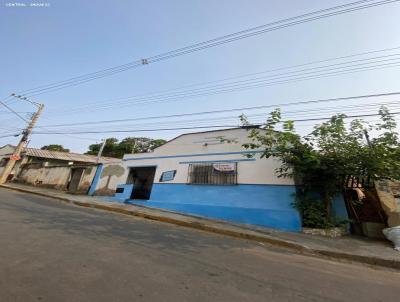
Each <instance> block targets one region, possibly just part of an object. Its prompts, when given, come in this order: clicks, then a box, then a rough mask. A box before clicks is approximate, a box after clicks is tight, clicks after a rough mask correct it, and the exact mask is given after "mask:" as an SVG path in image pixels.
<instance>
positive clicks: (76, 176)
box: [68, 168, 85, 192]
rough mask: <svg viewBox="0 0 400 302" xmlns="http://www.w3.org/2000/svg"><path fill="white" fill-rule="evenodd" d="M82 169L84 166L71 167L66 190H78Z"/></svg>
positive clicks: (83, 169)
mask: <svg viewBox="0 0 400 302" xmlns="http://www.w3.org/2000/svg"><path fill="white" fill-rule="evenodd" d="M84 171H85V168H74V169H71V180H70V182H69V185H68V191H70V192H75V191H77V190H78V187H79V183H80V182H81V179H82V175H83V172H84Z"/></svg>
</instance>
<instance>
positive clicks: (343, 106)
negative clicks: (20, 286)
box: [0, 0, 400, 152]
mask: <svg viewBox="0 0 400 302" xmlns="http://www.w3.org/2000/svg"><path fill="white" fill-rule="evenodd" d="M349 2H351V1H349V0H347V1H342V0H324V1H322V0H302V1H298V0H275V1H273V0H219V1H215V0H191V1H185V0H168V1H161V0H158V1H156V0H147V1H134V0H132V1H128V0H113V1H105V0H90V1H89V0H86V1H83V0H68V1H67V0H64V1H61V0H48V1H44V2H40V1H37V2H35V3H44V4H46V6H45V7H30V6H29V4H30V3H32V2H30V1H18V3H25V4H26V6H25V7H20V6H12V5H10V3H16V2H12V1H3V0H0V38H1V47H0V55H1V56H0V70H1V72H0V97H1V100H3V99H5V98H6V97H7V96H9V95H10V94H11V93H13V92H17V93H18V92H21V91H24V90H26V89H30V88H34V87H37V86H41V85H45V84H49V83H52V82H57V81H62V80H65V79H68V78H71V77H75V76H78V75H82V74H86V73H90V72H94V71H98V70H101V69H105V68H109V67H113V66H116V65H120V64H126V63H129V62H133V61H136V60H139V59H142V58H147V57H150V56H153V55H157V54H160V53H164V52H167V51H170V50H173V49H177V48H180V47H184V46H187V45H191V44H194V43H197V42H201V41H205V40H209V39H212V38H215V37H218V36H222V35H226V34H230V33H233V32H236V31H240V30H243V29H247V28H251V27H254V26H258V25H261V24H266V23H269V22H273V21H277V20H281V19H284V18H289V17H293V16H297V15H300V14H304V13H308V12H311V11H314V10H319V9H324V8H328V7H332V6H336V5H341V4H345V3H349ZM396 47H400V2H394V3H391V4H387V5H383V6H378V7H373V8H369V9H366V10H361V11H355V12H351V13H347V14H343V15H338V16H332V17H330V18H325V19H320V20H316V21H313V22H308V23H303V24H299V25H296V26H293V27H287V28H284V29H281V30H277V31H271V32H267V33H265V34H262V35H257V36H253V37H250V38H247V39H242V40H239V41H235V42H232V43H227V44H224V45H220V46H217V47H213V48H208V49H205V50H203V51H199V52H194V53H191V54H187V55H184V56H179V57H175V58H172V59H170V60H165V61H161V62H157V63H151V64H148V65H144V66H142V67H140V68H136V69H131V70H127V71H125V72H122V73H118V74H115V75H113V76H110V77H105V78H102V79H98V80H95V81H91V82H87V83H84V84H82V85H78V86H73V87H70V88H66V89H61V90H58V91H55V92H50V93H46V94H42V95H38V96H35V97H32V100H34V101H36V102H40V103H43V104H44V105H45V109H44V112H43V114H42V116H41V117H40V120H39V122H38V128H37V129H36V131H37V132H40V131H41V133H40V134H39V133H37V134H34V135H32V137H31V140H30V142H29V145H30V146H31V147H41V146H43V145H47V144H62V145H63V146H64V147H66V148H69V149H70V150H72V151H74V152H85V151H87V147H88V145H90V144H93V143H96V142H100V140H101V139H103V138H107V137H116V138H118V139H122V138H124V137H127V136H147V137H152V138H164V139H171V138H173V137H175V136H177V135H179V134H181V133H185V132H188V131H189V132H193V131H194V130H173V131H172V130H169V131H152V132H135V131H130V130H137V129H153V130H154V129H160V128H177V127H191V126H201V125H225V124H226V125H232V124H238V118H237V116H238V115H239V114H240V113H245V114H248V115H249V117H251V116H252V115H254V122H259V121H261V120H263V119H264V118H265V116H266V115H267V113H268V112H269V111H270V110H271V109H263V110H256V111H254V110H253V111H251V110H249V111H246V110H243V112H233V113H223V114H222V113H221V114H215V115H210V116H199V117H179V118H165V119H156V120H152V119H141V120H138V121H131V122H126V123H118V124H97V125H91V126H88V125H79V126H74V127H72V126H68V127H61V126H54V125H59V124H68V123H79V122H88V121H102V120H112V119H134V118H147V117H153V116H159V115H171V114H182V113H190V112H202V111H210V110H222V109H230V108H242V107H251V106H262V105H271V104H283V103H288V102H295V101H308V100H316V99H328V98H336V97H345V96H355V95H367V94H377V93H387V92H397V91H400V87H399V76H400V66H392V67H391V68H382V69H378V70H369V71H363V72H357V73H348V74H342V75H340V76H332V77H322V78H317V79H309V80H302V81H292V82H288V83H280V84H274V85H265V86H262V85H261V87H258V88H255V89H247V90H241V91H233V92H227V93H220V94H214V95H206V96H198V97H182V98H179V99H172V100H171V99H169V98H168V97H166V98H163V97H161V98H160V100H159V101H158V102H153V103H147V104H146V103H144V104H138V101H137V99H136V100H134V99H131V100H129V99H128V100H124V103H121V100H118V99H121V98H126V97H130V96H138V95H139V96H143V97H142V98H143V99H145V100H148V99H149V97H151V95H152V94H155V93H159V92H161V91H174V90H172V89H176V88H179V87H185V86H189V87H191V88H192V87H196V86H191V85H194V84H197V83H204V82H213V81H217V80H221V79H225V78H231V77H237V76H240V75H244V74H252V73H258V72H262V71H266V70H271V69H279V68H282V67H285V66H292V65H298V64H305V63H307V62H312V61H319V60H325V59H329V58H335V57H341V56H349V55H352V54H357V53H363V52H369V51H376V50H382V49H389V48H396ZM398 53H400V48H399V49H397V50H396V49H392V50H390V51H387V52H381V53H376V54H373V55H367V56H364V57H362V58H367V57H376V56H384V55H391V56H392V57H390V58H391V59H394V58H396V55H397V54H398ZM352 59H354V60H356V59H359V57H356V58H351V59H347V60H352ZM337 62H343V61H333V62H330V63H329V62H328V63H325V64H334V63H337ZM313 66H314V65H313ZM300 70H301V69H300ZM253 78H254V77H253ZM191 88H185V89H191ZM178 92H179V90H178ZM398 98H400V97H398ZM116 99H117V100H116ZM396 101H397V98H396V97H395V96H391V97H379V98H370V99H357V100H346V101H342V102H334V103H322V104H315V105H301V106H294V107H293V106H292V107H282V111H283V113H284V115H285V117H287V118H291V119H307V118H315V117H326V116H330V115H332V114H335V113H339V112H344V113H347V114H349V115H351V114H355V115H356V114H368V113H376V111H377V108H378V105H376V106H375V105H372V104H380V103H386V102H387V103H390V106H389V109H391V110H392V111H396V109H399V110H397V111H400V108H399V107H400V102H399V104H398V105H396ZM104 102H106V103H107V106H106V107H104V106H103V103H104ZM7 104H8V105H9V106H10V107H12V108H13V109H14V110H16V111H17V112H20V114H21V115H22V116H23V117H28V114H29V112H33V111H34V110H35V107H34V106H32V105H31V104H29V103H27V102H23V101H21V100H17V99H12V100H11V99H10V100H7ZM396 106H397V107H396ZM206 119H208V120H206ZM367 119H370V120H372V121H374V120H375V119H376V118H375V117H373V118H367ZM397 120H398V117H397ZM315 123H316V122H314V121H308V122H299V123H297V124H296V125H297V129H298V131H299V132H300V133H307V132H309V131H310V130H311V129H312V126H313V125H314V124H315ZM52 125H53V126H52ZM23 127H24V122H23V121H22V120H20V119H19V118H18V117H16V116H15V115H13V114H11V113H7V109H6V108H0V137H1V136H4V135H9V134H16V133H19V131H20V130H19V129H20V128H23ZM48 127H50V128H48ZM107 130H129V131H130V132H127V133H118V134H115V133H113V134H110V133H86V134H76V133H74V132H79V131H81V132H84V131H107ZM57 131H58V132H63V133H64V134H52V133H49V132H57ZM197 131H200V130H197ZM17 142H18V137H4V138H0V145H4V144H7V143H11V144H16V143H17Z"/></svg>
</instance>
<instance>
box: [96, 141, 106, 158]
mask: <svg viewBox="0 0 400 302" xmlns="http://www.w3.org/2000/svg"><path fill="white" fill-rule="evenodd" d="M106 143H107V139H103V142H102V144H101V146H100V150H99V152H98V153H97V159H96V163H99V161H100V158H101V155H102V154H103V150H104V147H105V146H106Z"/></svg>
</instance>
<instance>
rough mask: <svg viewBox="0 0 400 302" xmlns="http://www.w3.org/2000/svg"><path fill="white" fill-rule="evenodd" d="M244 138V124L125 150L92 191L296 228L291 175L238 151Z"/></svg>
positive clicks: (152, 204)
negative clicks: (281, 175)
mask: <svg viewBox="0 0 400 302" xmlns="http://www.w3.org/2000/svg"><path fill="white" fill-rule="evenodd" d="M248 142H249V138H248V130H247V129H244V128H234V129H225V130H217V131H207V132H199V133H189V134H184V135H181V136H178V137H177V138H175V139H172V140H171V141H169V142H167V143H166V144H165V145H163V146H160V147H158V148H157V149H155V150H154V152H152V153H141V154H126V155H125V156H124V157H123V160H122V163H121V164H105V165H104V166H103V167H102V169H103V171H102V172H99V173H98V175H97V177H96V179H95V181H94V182H95V183H96V185H95V189H94V190H93V194H97V193H99V194H101V192H108V193H110V192H115V195H114V197H113V198H114V199H115V200H118V201H124V202H129V203H133V204H139V205H146V206H150V207H155V208H160V209H167V210H172V211H177V212H183V213H187V214H193V215H200V216H205V217H210V218H216V219H222V220H227V221H232V222H238V223H247V224H253V225H260V226H265V227H272V228H278V229H282V230H287V231H300V230H301V221H300V217H299V214H298V212H297V211H296V210H295V209H294V208H293V207H292V203H293V198H294V194H295V191H296V187H295V184H294V181H293V179H289V178H278V177H277V176H276V174H275V169H276V168H278V167H279V166H280V162H279V161H278V160H276V159H272V158H270V159H265V158H260V154H261V152H262V151H261V150H246V149H244V148H243V146H242V145H243V144H244V143H248ZM108 167H109V168H108ZM104 171H105V172H106V173H104ZM113 171H114V172H115V171H118V176H117V175H116V174H115V173H114V172H113ZM99 194H98V195H99Z"/></svg>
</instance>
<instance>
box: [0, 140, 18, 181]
mask: <svg viewBox="0 0 400 302" xmlns="http://www.w3.org/2000/svg"><path fill="white" fill-rule="evenodd" d="M14 150H15V146H13V145H5V146H3V147H0V175H1V174H2V173H3V170H4V167H5V166H6V164H7V163H8V160H9V158H10V156H11V155H12V154H13V153H14ZM14 173H15V169H13V171H12V172H11V174H10V177H12V176H13V175H14Z"/></svg>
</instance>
